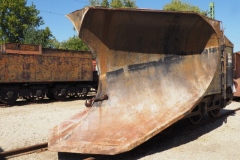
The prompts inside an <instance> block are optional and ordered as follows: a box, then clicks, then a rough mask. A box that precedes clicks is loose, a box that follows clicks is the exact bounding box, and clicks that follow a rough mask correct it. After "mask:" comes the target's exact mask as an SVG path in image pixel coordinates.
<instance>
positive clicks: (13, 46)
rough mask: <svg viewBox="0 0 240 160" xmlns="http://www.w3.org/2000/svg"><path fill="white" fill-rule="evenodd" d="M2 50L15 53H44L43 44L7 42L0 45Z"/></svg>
mask: <svg viewBox="0 0 240 160" xmlns="http://www.w3.org/2000/svg"><path fill="white" fill-rule="evenodd" d="M0 52H3V53H14V54H42V46H41V45H33V44H31V45H30V44H18V43H5V44H1V45H0Z"/></svg>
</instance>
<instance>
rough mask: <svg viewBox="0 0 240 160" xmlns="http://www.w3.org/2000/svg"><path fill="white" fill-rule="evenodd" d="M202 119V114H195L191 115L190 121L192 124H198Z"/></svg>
mask: <svg viewBox="0 0 240 160" xmlns="http://www.w3.org/2000/svg"><path fill="white" fill-rule="evenodd" d="M201 119H202V115H200V114H199V115H195V116H191V117H189V121H190V123H191V124H198V123H199V122H200V121H201Z"/></svg>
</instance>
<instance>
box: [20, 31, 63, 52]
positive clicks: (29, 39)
mask: <svg viewBox="0 0 240 160" xmlns="http://www.w3.org/2000/svg"><path fill="white" fill-rule="evenodd" d="M23 36H24V39H23V41H22V43H25V44H36V45H42V46H43V47H44V48H58V47H59V45H58V44H57V40H56V38H55V37H54V36H53V35H52V32H51V31H50V29H49V28H48V27H46V28H45V29H38V28H37V27H34V26H30V27H29V28H27V29H26V30H24V31H23Z"/></svg>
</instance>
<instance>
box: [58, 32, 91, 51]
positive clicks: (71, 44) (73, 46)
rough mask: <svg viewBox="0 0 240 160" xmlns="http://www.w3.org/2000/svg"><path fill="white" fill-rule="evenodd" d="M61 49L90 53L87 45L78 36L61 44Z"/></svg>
mask: <svg viewBox="0 0 240 160" xmlns="http://www.w3.org/2000/svg"><path fill="white" fill-rule="evenodd" d="M59 49H69V50H80V51H89V49H88V47H87V45H86V44H85V43H84V42H83V41H82V40H81V39H80V38H79V37H77V36H73V37H70V38H69V39H68V40H67V41H63V42H61V43H60V47H59Z"/></svg>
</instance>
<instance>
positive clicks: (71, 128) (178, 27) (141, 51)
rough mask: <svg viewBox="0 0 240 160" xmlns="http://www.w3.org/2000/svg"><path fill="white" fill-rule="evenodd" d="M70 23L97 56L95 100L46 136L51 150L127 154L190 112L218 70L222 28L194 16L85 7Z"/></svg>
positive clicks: (196, 15)
mask: <svg viewBox="0 0 240 160" xmlns="http://www.w3.org/2000/svg"><path fill="white" fill-rule="evenodd" d="M67 17H69V18H70V20H71V21H72V22H73V24H74V26H75V27H76V29H77V30H78V31H79V36H80V38H82V40H84V41H85V42H86V43H87V44H88V46H89V47H90V49H91V51H92V53H93V55H94V56H96V59H97V63H98V67H99V72H100V75H99V80H100V82H99V88H98V93H97V96H98V97H101V96H103V95H105V94H107V95H108V100H104V101H98V102H95V103H94V104H93V106H92V107H91V108H88V109H86V111H84V113H80V114H77V115H75V116H74V117H73V118H72V119H70V120H68V121H65V122H63V123H62V124H60V125H58V126H56V127H54V128H53V129H52V130H51V135H50V138H49V150H51V151H58V152H75V153H91V154H109V155H112V154H118V153H122V152H125V151H129V150H131V149H132V148H134V147H136V146H138V145H139V144H141V143H143V142H145V141H147V140H148V139H149V138H151V137H152V136H154V135H156V134H157V133H159V132H161V131H162V130H164V129H165V128H167V127H168V126H170V125H171V124H173V123H175V122H177V121H178V120H180V119H181V118H183V117H184V116H185V115H186V114H188V113H190V112H191V110H192V109H193V108H194V106H195V105H196V104H197V103H198V102H199V101H200V100H201V98H202V97H203V96H204V93H205V92H206V90H207V88H208V87H209V85H210V83H211V81H212V80H213V77H214V75H215V72H216V70H217V67H218V65H219V59H220V54H219V38H220V36H221V35H220V32H219V31H220V28H219V22H218V21H213V20H210V19H208V18H205V17H202V16H200V15H198V14H195V13H181V12H164V11H155V10H140V9H139V10H128V9H103V8H85V9H83V10H79V11H76V12H73V13H71V14H69V15H67Z"/></svg>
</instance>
